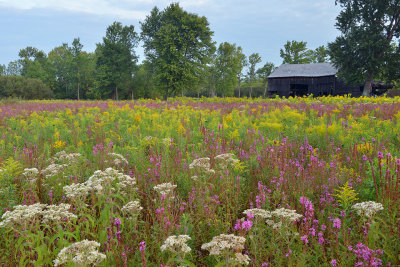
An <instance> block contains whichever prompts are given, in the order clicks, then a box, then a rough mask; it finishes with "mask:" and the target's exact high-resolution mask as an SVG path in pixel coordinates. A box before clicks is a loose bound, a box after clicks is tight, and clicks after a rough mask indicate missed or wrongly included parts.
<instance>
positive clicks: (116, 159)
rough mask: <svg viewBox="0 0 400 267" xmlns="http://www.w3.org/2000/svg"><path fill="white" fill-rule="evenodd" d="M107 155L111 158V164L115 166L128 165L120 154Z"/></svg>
mask: <svg viewBox="0 0 400 267" xmlns="http://www.w3.org/2000/svg"><path fill="white" fill-rule="evenodd" d="M108 155H109V156H110V157H112V158H113V163H114V164H115V165H120V164H121V163H123V164H126V165H128V161H127V160H126V158H125V157H124V156H122V155H121V154H117V153H108Z"/></svg>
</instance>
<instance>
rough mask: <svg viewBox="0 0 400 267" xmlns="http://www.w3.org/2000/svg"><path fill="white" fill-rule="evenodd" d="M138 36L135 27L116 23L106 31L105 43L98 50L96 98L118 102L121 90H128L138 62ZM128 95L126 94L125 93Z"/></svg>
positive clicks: (98, 46)
mask: <svg viewBox="0 0 400 267" xmlns="http://www.w3.org/2000/svg"><path fill="white" fill-rule="evenodd" d="M138 40H139V38H138V35H137V33H136V32H135V28H134V26H133V25H130V26H122V24H121V23H120V22H114V23H113V24H112V25H110V26H109V27H108V28H107V30H106V36H105V37H103V42H102V43H99V44H97V48H96V55H97V61H96V72H97V80H96V83H97V85H96V96H97V97H98V98H105V97H106V98H108V97H113V98H114V99H116V100H118V94H119V89H120V91H121V90H128V89H129V88H127V81H128V80H131V79H132V78H133V77H132V76H133V71H134V67H135V65H136V62H137V56H136V53H135V50H134V49H135V47H136V46H137V43H138ZM123 93H126V92H123Z"/></svg>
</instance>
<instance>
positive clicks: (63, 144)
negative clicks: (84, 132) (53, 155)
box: [53, 140, 65, 148]
mask: <svg viewBox="0 0 400 267" xmlns="http://www.w3.org/2000/svg"><path fill="white" fill-rule="evenodd" d="M64 146H65V142H63V141H61V140H57V141H56V142H55V143H54V145H53V147H54V148H62V147H64Z"/></svg>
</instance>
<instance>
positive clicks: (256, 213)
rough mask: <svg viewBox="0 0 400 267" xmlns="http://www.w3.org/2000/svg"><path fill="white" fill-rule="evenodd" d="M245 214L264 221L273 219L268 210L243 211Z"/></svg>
mask: <svg viewBox="0 0 400 267" xmlns="http://www.w3.org/2000/svg"><path fill="white" fill-rule="evenodd" d="M243 214H245V215H247V214H253V215H254V217H256V218H257V217H259V218H262V219H269V218H271V217H272V214H271V212H270V211H268V210H263V209H247V210H245V211H243Z"/></svg>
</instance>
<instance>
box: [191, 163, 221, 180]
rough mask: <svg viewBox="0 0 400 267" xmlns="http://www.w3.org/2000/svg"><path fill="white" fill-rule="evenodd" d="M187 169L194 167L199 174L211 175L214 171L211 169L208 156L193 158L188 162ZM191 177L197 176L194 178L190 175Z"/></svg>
mask: <svg viewBox="0 0 400 267" xmlns="http://www.w3.org/2000/svg"><path fill="white" fill-rule="evenodd" d="M189 169H194V170H195V171H196V172H197V174H199V175H201V174H205V175H211V174H214V173H215V171H214V170H213V169H211V164H210V158H198V159H194V160H193V162H192V163H190V165H189ZM192 179H194V180H196V179H197V176H196V177H195V178H194V177H192Z"/></svg>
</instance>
